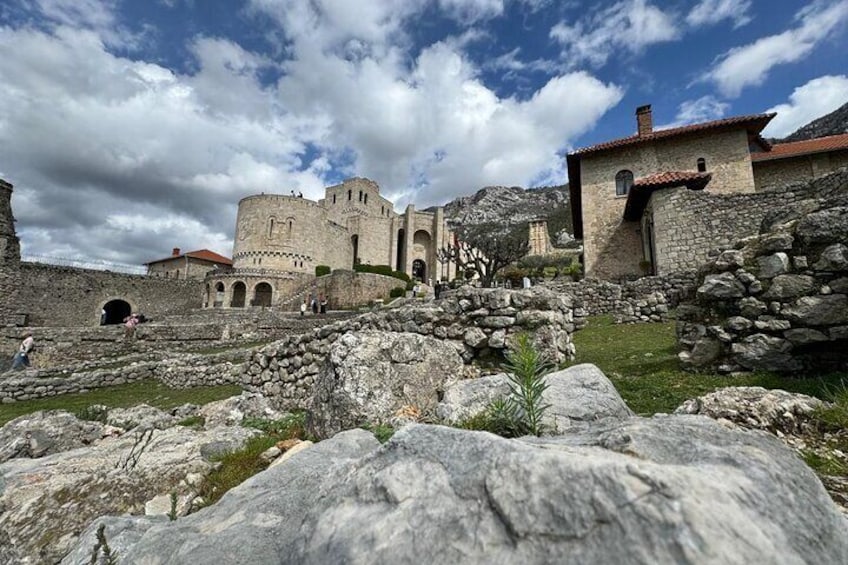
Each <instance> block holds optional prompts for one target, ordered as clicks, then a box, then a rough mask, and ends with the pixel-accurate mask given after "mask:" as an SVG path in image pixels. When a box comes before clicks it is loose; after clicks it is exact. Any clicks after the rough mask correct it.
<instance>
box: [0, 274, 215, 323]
mask: <svg viewBox="0 0 848 565" xmlns="http://www.w3.org/2000/svg"><path fill="white" fill-rule="evenodd" d="M11 275H12V277H14V287H15V293H14V299H13V303H12V304H11V305H7V308H11V309H12V310H13V311H14V312H15V313H24V314H27V322H26V323H27V324H28V325H31V326H96V325H99V324H100V311H101V309H102V308H103V305H104V304H106V303H107V302H109V301H110V300H115V299H120V300H124V301H126V302H127V303H128V304H129V305H130V307H131V309H132V310H133V311H136V312H143V313H144V314H145V315H147V316H150V317H152V318H161V317H164V316H167V315H170V314H180V313H184V312H187V311H189V310H191V309H193V308H199V307H200V305H201V298H202V286H201V285H200V283H199V282H198V281H185V280H173V279H161V278H151V277H146V276H139V275H124V274H120V273H110V272H108V271H92V270H87V269H75V268H70V267H56V266H52V265H42V264H37V263H21V264H20V269H18V270H16V271H14V272H12V273H11ZM5 300H8V298H7V297H6V296H3V297H2V298H0V302H2V301H5Z"/></svg>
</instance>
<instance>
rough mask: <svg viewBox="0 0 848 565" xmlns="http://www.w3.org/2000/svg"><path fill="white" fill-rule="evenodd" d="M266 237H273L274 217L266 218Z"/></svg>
mask: <svg viewBox="0 0 848 565" xmlns="http://www.w3.org/2000/svg"><path fill="white" fill-rule="evenodd" d="M268 239H274V218H270V219H269V220H268Z"/></svg>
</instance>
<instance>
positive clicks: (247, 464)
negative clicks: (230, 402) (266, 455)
mask: <svg viewBox="0 0 848 565" xmlns="http://www.w3.org/2000/svg"><path fill="white" fill-rule="evenodd" d="M278 441H279V440H278V439H277V438H276V437H273V436H269V435H262V436H257V437H254V438H250V439H249V440H248V441H247V444H246V445H245V446H244V448H243V449H240V450H238V451H233V452H231V453H227V454H225V455H222V456H220V457H216V458H215V460H216V461H220V463H221V466H220V467H218V468H217V469H215V470H214V471H212V472H211V473H209V475H207V477H206V479H205V480H204V481H203V484H202V485H201V486H200V489H199V494H200V496H202V497H203V500H204V502H205V504H206V505H207V506H208V505H210V504H214V503H215V502H217V501H218V500H219V499H220V498H221V497H222V496H224V493H226V492H227V491H228V490H230V489H231V488H233V487H236V486H238V485H240V484H241V483H243V482H244V481H246V480H247V479H249V478H250V477H252V476H253V475H255V474H256V473H259V472H261V471H264V470H265V469H266V468H267V467H268V462H267V461H264V460H263V459H262V458H261V457H260V455H262V452H264V451H265V450H266V449H268V448H270V447H273V446H274V444H276V443H277V442H278Z"/></svg>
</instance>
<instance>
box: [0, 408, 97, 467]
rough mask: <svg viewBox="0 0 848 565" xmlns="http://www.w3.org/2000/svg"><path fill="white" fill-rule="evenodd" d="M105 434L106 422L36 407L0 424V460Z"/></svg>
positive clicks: (40, 453)
mask: <svg viewBox="0 0 848 565" xmlns="http://www.w3.org/2000/svg"><path fill="white" fill-rule="evenodd" d="M107 435H109V434H108V430H107V428H106V426H104V425H103V424H101V423H99V422H89V421H87V420H80V419H78V418H77V417H76V416H74V415H73V414H71V413H70V412H65V411H64V410H47V411H43V410H39V411H38V412H33V413H32V414H26V415H24V416H20V417H19V418H15V419H14V420H11V421H9V422H7V423H6V425H4V426H3V427H2V428H0V463H2V462H4V461H8V460H9V459H14V458H17V457H26V458H33V457H44V456H45V455H51V454H53V453H60V452H62V451H68V450H71V449H76V448H78V447H83V446H86V445H91V444H93V443H95V442H96V441H98V440H100V439H101V438H103V437H104V436H107Z"/></svg>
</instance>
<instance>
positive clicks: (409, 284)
mask: <svg viewBox="0 0 848 565" xmlns="http://www.w3.org/2000/svg"><path fill="white" fill-rule="evenodd" d="M413 288H415V281H413V280H409V281H406V290H412V289H413Z"/></svg>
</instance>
